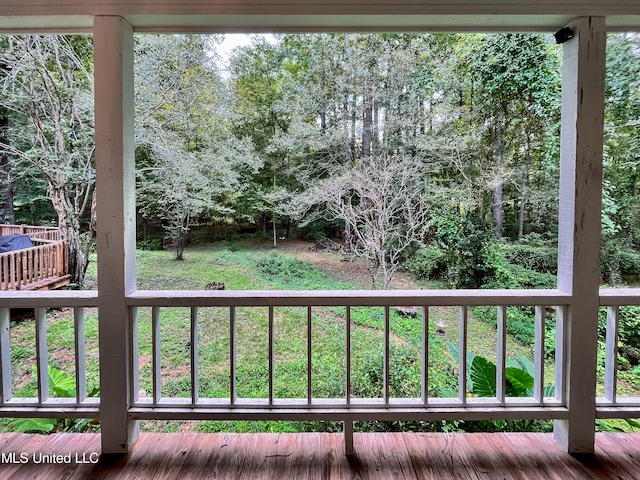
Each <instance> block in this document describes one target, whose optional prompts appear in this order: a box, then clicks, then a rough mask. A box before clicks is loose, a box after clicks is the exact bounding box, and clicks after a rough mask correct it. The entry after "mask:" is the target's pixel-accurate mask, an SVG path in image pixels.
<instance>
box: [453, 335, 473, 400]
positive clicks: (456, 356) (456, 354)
mask: <svg viewBox="0 0 640 480" xmlns="http://www.w3.org/2000/svg"><path fill="white" fill-rule="evenodd" d="M447 348H448V349H449V352H450V353H451V356H452V357H453V358H454V360H455V361H456V367H457V366H458V365H460V347H459V346H458V344H457V343H453V342H449V343H448V344H447ZM475 357H476V354H475V353H473V352H472V351H471V350H467V379H466V380H467V390H468V391H470V392H472V391H473V382H472V380H471V365H473V359H474V358H475Z"/></svg>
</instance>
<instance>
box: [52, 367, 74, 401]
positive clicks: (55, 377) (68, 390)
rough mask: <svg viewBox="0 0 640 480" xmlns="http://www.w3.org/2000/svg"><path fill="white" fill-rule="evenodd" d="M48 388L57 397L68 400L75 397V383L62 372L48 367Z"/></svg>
mask: <svg viewBox="0 0 640 480" xmlns="http://www.w3.org/2000/svg"><path fill="white" fill-rule="evenodd" d="M48 371H49V388H50V389H51V390H52V391H53V392H54V393H55V394H56V395H57V396H58V397H63V398H70V397H75V396H76V381H75V380H74V378H73V377H71V376H69V375H67V374H66V373H65V372H63V371H62V370H58V369H57V368H53V367H52V366H51V365H49V366H48Z"/></svg>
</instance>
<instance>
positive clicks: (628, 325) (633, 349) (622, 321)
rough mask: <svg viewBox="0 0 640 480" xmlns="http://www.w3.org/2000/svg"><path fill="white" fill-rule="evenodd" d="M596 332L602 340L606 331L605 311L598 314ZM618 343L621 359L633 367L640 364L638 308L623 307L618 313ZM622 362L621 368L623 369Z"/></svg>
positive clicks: (639, 317) (639, 319) (602, 310)
mask: <svg viewBox="0 0 640 480" xmlns="http://www.w3.org/2000/svg"><path fill="white" fill-rule="evenodd" d="M598 330H599V334H600V337H601V338H604V336H605V335H606V330H607V309H606V308H600V310H599V313H598ZM618 341H619V343H620V344H619V352H620V355H621V357H622V359H623V360H624V361H626V362H628V363H629V366H635V365H638V364H639V363H640V307H637V306H623V307H620V308H619V313H618ZM624 361H623V362H622V363H621V367H622V368H624Z"/></svg>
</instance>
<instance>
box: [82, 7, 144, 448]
mask: <svg viewBox="0 0 640 480" xmlns="http://www.w3.org/2000/svg"><path fill="white" fill-rule="evenodd" d="M93 44H94V62H95V80H94V84H95V123H96V126H95V136H96V189H97V190H96V193H97V211H98V229H97V230H98V235H97V241H98V301H99V316H100V327H99V335H100V398H101V402H100V418H101V428H102V452H103V453H126V452H128V451H129V449H130V448H131V446H132V445H133V443H134V442H135V440H136V437H137V434H138V428H137V422H133V421H129V419H128V416H127V413H128V408H129V399H130V398H131V395H130V392H129V388H130V387H129V386H130V385H131V382H130V381H129V380H130V378H129V377H130V375H131V373H130V372H131V370H130V369H129V362H130V356H129V354H128V352H129V342H130V339H129V329H128V324H129V315H130V312H129V309H128V308H127V305H126V301H125V297H126V295H127V294H128V293H131V292H132V291H134V290H135V288H136V266H135V165H134V148H135V146H134V143H135V141H134V130H133V116H134V108H133V29H132V27H131V25H129V24H128V23H127V22H126V21H125V20H123V19H122V18H120V17H106V16H105V17H95V19H94V30H93Z"/></svg>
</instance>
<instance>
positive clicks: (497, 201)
mask: <svg viewBox="0 0 640 480" xmlns="http://www.w3.org/2000/svg"><path fill="white" fill-rule="evenodd" d="M503 128H504V126H503V123H502V119H501V118H500V119H498V125H497V126H496V132H495V138H494V144H493V159H494V161H495V162H496V166H497V169H496V170H497V171H498V172H499V173H498V175H501V173H500V171H501V167H502V162H503V158H502V157H503V156H504V138H503ZM503 188H504V184H503V182H502V178H498V184H497V185H496V186H495V188H494V190H493V220H494V221H495V235H496V238H502V233H503V223H504V221H503V218H504V210H503V205H502V200H503Z"/></svg>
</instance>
